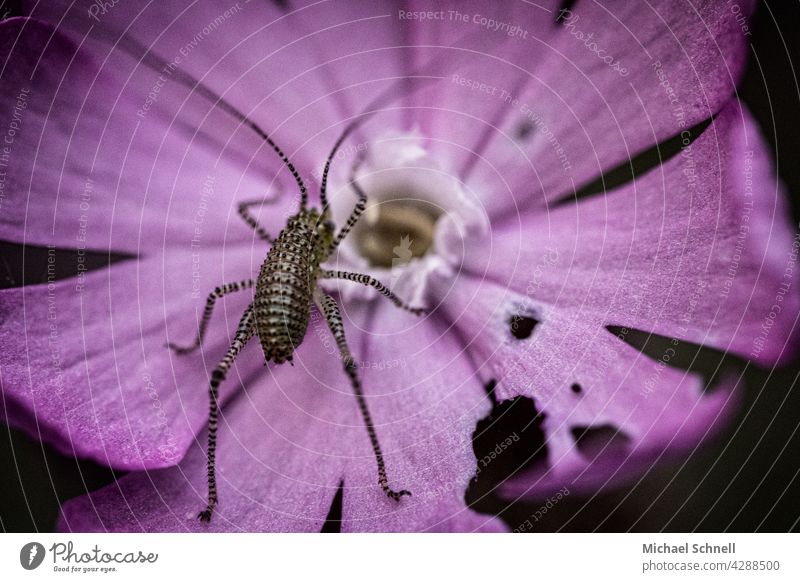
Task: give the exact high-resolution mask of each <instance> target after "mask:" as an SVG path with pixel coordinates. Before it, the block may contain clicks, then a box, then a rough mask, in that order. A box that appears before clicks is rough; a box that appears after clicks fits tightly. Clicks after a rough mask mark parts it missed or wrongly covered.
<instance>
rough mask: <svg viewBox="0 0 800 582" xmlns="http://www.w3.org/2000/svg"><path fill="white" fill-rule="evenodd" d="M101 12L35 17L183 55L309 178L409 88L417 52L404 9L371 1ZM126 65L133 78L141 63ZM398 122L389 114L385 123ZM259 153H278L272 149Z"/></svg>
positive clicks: (49, 10) (181, 5) (42, 10)
mask: <svg viewBox="0 0 800 582" xmlns="http://www.w3.org/2000/svg"><path fill="white" fill-rule="evenodd" d="M92 6H94V2H93V1H90V0H85V1H82V2H71V1H70V2H48V3H46V4H43V3H36V4H35V6H33V7H31V9H30V10H31V12H32V14H33V15H34V16H36V17H38V18H43V19H46V20H48V21H49V22H54V23H55V22H59V23H62V25H61V26H64V27H65V28H67V29H68V30H70V31H71V32H72V33H77V34H79V35H81V36H82V35H83V34H88V35H89V37H90V38H106V39H107V38H111V39H112V40H116V39H117V38H118V37H119V35H120V34H121V33H122V31H125V34H126V35H127V36H128V37H130V38H132V39H135V41H136V42H137V43H139V44H140V45H141V46H143V47H147V48H148V50H150V51H151V52H152V53H153V54H155V55H159V56H160V57H161V58H162V59H163V60H165V61H167V62H170V61H172V60H173V59H174V58H179V59H180V62H179V67H180V69H181V70H184V71H186V72H188V73H190V74H191V75H193V76H194V77H195V78H196V79H199V80H201V81H202V82H203V84H205V85H206V86H208V87H210V88H211V89H213V90H214V91H216V92H217V94H219V95H221V96H223V97H224V98H225V99H226V100H227V101H229V102H230V103H231V104H233V105H234V106H236V107H237V108H238V109H239V110H240V111H242V112H243V113H244V114H245V115H247V116H248V117H249V118H250V119H251V120H253V121H254V122H256V123H258V124H259V125H260V126H261V127H262V128H263V129H264V130H265V131H266V132H267V133H269V134H270V136H271V137H273V138H274V139H275V141H276V142H277V143H278V144H280V145H281V147H282V148H283V149H284V150H285V151H286V153H287V154H288V155H289V158H290V159H291V160H292V161H293V162H294V164H295V166H297V167H298V169H299V170H300V171H301V173H303V175H304V177H305V178H306V180H307V181H310V174H311V172H312V171H313V172H315V173H316V172H319V171H321V169H322V166H323V163H324V160H325V156H327V154H328V152H329V151H330V148H331V146H332V144H333V142H334V141H335V139H336V137H337V136H338V134H339V133H340V132H341V131H342V129H343V124H344V123H345V122H346V121H347V119H348V118H349V117H350V116H353V115H356V114H358V113H361V111H362V109H363V108H364V107H365V106H366V105H367V103H369V102H370V101H371V100H372V99H373V98H374V97H375V96H376V95H377V94H378V93H380V92H381V91H383V90H385V89H386V88H387V87H389V86H401V85H402V84H401V83H398V79H400V78H402V77H403V76H404V75H405V74H406V73H407V68H408V67H407V63H408V58H407V53H408V49H407V48H405V46H404V45H405V43H404V42H403V41H402V32H401V30H400V28H399V27H398V26H397V20H396V15H395V14H394V11H393V10H391V9H389V8H388V7H387V6H386V5H384V4H382V3H376V2H371V1H369V0H361V1H359V0H357V1H351V2H322V3H320V2H316V3H308V5H306V6H301V5H300V3H297V2H294V3H292V5H291V7H290V9H285V8H284V7H281V6H280V5H279V3H277V2H252V3H244V2H242V3H237V4H234V5H228V6H223V5H220V4H218V3H215V2H196V1H194V2H181V1H176V2H154V3H150V4H149V5H147V6H145V7H143V6H141V5H137V4H133V3H129V4H125V3H119V4H118V5H116V6H114V7H113V8H112V9H109V10H107V11H104V12H103V13H102V14H101V15H98V16H97V18H96V20H95V19H92V18H90V17H88V16H87V14H88V11H89V10H90V9H91V7H92ZM90 29H91V30H90ZM95 50H96V51H97V52H99V51H102V50H105V51H108V50H109V45H108V43H106V44H105V45H101V46H98V47H96V48H95ZM120 52H121V50H120V48H119V47H117V48H116V49H115V53H117V54H119V53H120ZM117 61H119V64H118V65H117V66H118V67H122V68H123V70H125V71H128V70H129V69H131V68H132V67H133V66H134V65H135V63H134V62H133V61H131V60H128V62H126V61H125V60H124V59H122V60H121V59H119V57H117ZM166 76H167V77H168V78H169V77H170V75H166ZM168 84H169V83H168ZM165 101H166V99H165V98H164V99H159V104H158V105H159V107H160V106H162V105H163V104H164V102H165ZM398 116H399V114H395V113H392V112H391V111H390V112H385V113H381V114H380V117H381V123H382V124H385V123H387V122H388V123H391V122H393V121H394V120H396V119H397V117H398ZM372 127H373V129H376V127H375V124H372ZM367 130H368V128H367ZM235 139H236V140H241V139H243V138H242V136H236V138H235ZM244 139H247V138H244ZM259 156H261V157H273V154H272V152H269V151H268V147H266V146H265V147H264V148H263V149H262V150H261V151H260V152H259ZM348 165H349V164H348ZM283 176H284V177H286V171H285V170H284V174H283ZM314 177H315V178H316V177H317V175H316V174H315V176H314ZM314 181H318V180H316V179H315V180H314Z"/></svg>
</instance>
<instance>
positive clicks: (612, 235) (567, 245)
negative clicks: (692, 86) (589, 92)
mask: <svg viewBox="0 0 800 582" xmlns="http://www.w3.org/2000/svg"><path fill="white" fill-rule="evenodd" d="M767 151H768V150H767V147H766V145H765V144H764V142H763V140H762V138H761V136H760V134H759V132H758V129H757V127H756V126H755V124H754V123H753V121H752V119H751V117H750V115H749V114H748V113H747V111H746V110H744V109H743V108H740V107H739V106H738V105H737V104H736V103H731V104H730V105H729V106H728V107H727V108H726V109H725V110H724V111H723V112H721V113H720V114H719V116H718V117H717V118H716V120H715V121H714V122H713V123H712V124H711V125H710V126H709V127H708V129H707V130H706V131H705V133H704V134H703V135H702V136H701V137H700V138H699V139H697V141H695V142H694V143H693V144H692V146H691V148H688V149H685V150H684V151H683V152H682V153H681V154H680V155H678V156H676V157H675V158H674V159H672V160H670V161H669V162H667V163H665V164H664V165H663V167H661V168H659V169H656V170H653V171H651V172H649V173H647V174H645V175H644V176H641V177H640V178H639V179H638V180H636V181H635V182H634V183H632V184H630V185H627V186H625V187H622V188H620V189H618V190H616V191H612V192H609V193H608V194H607V195H605V196H596V197H593V198H589V199H586V200H583V201H580V202H579V203H577V204H569V205H566V206H562V207H559V208H556V209H554V210H551V211H550V212H548V213H539V214H529V215H526V216H525V217H523V218H521V219H520V220H521V222H520V223H518V224H516V225H514V224H512V223H513V222H516V221H511V220H510V221H508V223H507V224H506V225H505V226H504V227H502V228H499V229H498V230H497V231H495V232H494V236H493V237H492V240H491V245H488V247H487V245H486V244H485V243H484V247H487V248H478V247H477V246H476V247H475V248H473V249H471V250H470V251H468V252H467V253H466V259H465V260H466V262H467V269H468V270H469V271H470V272H471V273H473V274H476V275H479V276H480V277H489V278H490V279H492V280H493V281H495V282H497V283H499V284H502V285H507V286H508V287H510V288H511V289H514V290H515V291H516V292H518V293H520V294H525V295H529V296H530V297H532V298H535V299H537V300H539V301H543V302H546V303H548V304H551V305H553V306H556V307H558V308H560V309H564V310H573V311H591V312H593V313H595V314H596V317H597V318H598V319H599V320H602V322H603V324H604V325H619V326H625V327H634V328H639V329H642V330H645V331H652V332H655V333H658V334H661V335H664V336H669V337H675V338H678V339H681V340H687V341H690V342H693V343H697V344H703V345H709V346H713V347H716V348H719V349H720V350H724V351H733V352H736V353H738V354H741V355H742V356H744V357H747V358H751V359H753V360H755V361H757V362H760V363H763V364H772V363H774V362H776V361H784V360H786V359H787V358H789V357H790V356H791V353H792V348H793V344H794V343H795V342H794V340H793V339H792V336H793V334H794V333H795V331H794V325H795V323H794V320H795V315H796V313H797V311H798V307H799V306H800V303H799V298H798V294H797V291H796V289H797V272H796V270H793V269H792V265H793V264H794V261H795V260H796V253H797V240H796V239H795V240H794V242H793V240H792V235H791V231H790V226H789V224H788V223H787V220H786V218H785V217H786V206H785V203H784V199H783V192H782V188H781V187H780V185H779V184H778V183H777V182H776V178H775V174H774V166H773V164H772V162H771V160H770V157H769V154H768V153H767Z"/></svg>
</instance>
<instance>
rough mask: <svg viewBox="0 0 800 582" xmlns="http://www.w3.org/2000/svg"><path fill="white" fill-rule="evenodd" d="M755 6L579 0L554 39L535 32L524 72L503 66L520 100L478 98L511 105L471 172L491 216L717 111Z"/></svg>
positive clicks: (733, 79) (552, 193)
mask: <svg viewBox="0 0 800 582" xmlns="http://www.w3.org/2000/svg"><path fill="white" fill-rule="evenodd" d="M754 4H755V2H740V3H738V5H737V8H741V12H740V13H738V14H735V13H734V12H733V11H732V10H731V5H730V3H729V2H725V1H723V0H713V1H711V2H705V3H703V5H702V6H694V5H690V4H689V3H688V2H687V3H681V5H680V6H676V4H675V2H670V1H668V0H661V1H658V2H651V3H648V5H647V6H641V5H639V4H638V3H635V2H634V3H622V2H616V3H611V4H608V5H604V4H602V3H597V2H579V3H577V4H576V5H575V7H574V8H573V10H572V16H571V18H568V19H567V20H562V22H561V23H560V24H559V25H558V26H557V27H556V28H557V29H558V32H557V34H556V36H550V37H543V38H532V39H531V40H530V41H529V43H528V46H529V51H530V52H529V55H530V57H529V60H528V62H527V65H526V66H525V67H524V69H525V70H524V71H519V70H513V69H512V68H510V67H505V68H503V72H504V73H505V75H506V76H507V81H506V82H505V87H506V88H507V91H509V92H512V93H515V95H514V98H516V99H518V102H510V103H500V102H498V100H497V98H496V97H491V96H485V95H484V96H483V101H485V102H486V106H487V107H496V108H499V107H509V108H510V109H511V110H512V114H511V115H508V116H507V117H505V118H504V120H503V122H502V123H501V124H499V126H498V128H497V130H496V131H495V132H494V136H495V137H494V138H493V139H492V140H491V142H490V145H489V147H488V148H487V149H486V151H485V152H484V153H483V155H484V160H482V161H481V162H480V163H478V164H477V165H476V168H475V169H476V171H475V172H474V174H473V175H472V176H471V177H470V180H469V185H470V186H471V188H472V189H473V190H474V191H476V192H477V193H479V195H482V200H483V201H484V203H485V204H486V206H487V211H488V212H489V214H490V215H497V214H500V213H509V212H513V211H514V209H515V208H517V207H519V206H522V207H525V205H526V204H527V205H530V204H534V205H537V206H541V205H543V203H544V202H545V201H551V202H552V201H553V200H556V199H558V198H561V197H563V196H566V195H569V194H571V193H572V192H573V189H574V188H578V187H580V186H582V185H583V184H586V183H588V182H590V181H591V180H593V179H594V178H596V177H597V176H599V175H601V174H602V173H603V172H605V171H608V170H610V169H612V168H614V167H616V166H617V165H619V164H621V163H624V162H626V161H627V160H628V159H629V158H631V157H633V156H634V155H636V154H638V153H639V152H641V151H643V150H645V149H647V148H648V147H650V146H652V145H653V144H656V143H660V142H662V141H664V140H666V139H667V138H669V137H672V136H675V135H678V134H680V133H681V132H682V131H685V130H687V129H689V128H691V127H692V126H693V125H695V124H697V123H699V122H700V121H703V120H706V119H709V118H710V117H711V116H712V115H714V114H715V113H717V112H718V111H719V110H720V109H721V108H722V106H723V105H724V103H725V102H726V101H727V100H728V99H729V98H730V97H731V95H733V94H734V90H735V86H736V84H737V82H738V80H739V79H740V78H741V76H742V73H743V70H744V64H745V60H746V57H747V51H748V50H749V48H748V47H749V42H748V37H747V36H746V34H745V32H744V31H743V29H742V28H741V25H742V23H741V22H740V20H742V19H744V17H746V16H748V15H749V14H750V13H751V12H752V9H753V5H754ZM601 57H602V58H601ZM603 59H605V61H604V60H603ZM606 61H610V63H607V62H606ZM623 69H624V71H623ZM623 73H624V74H623ZM525 76H529V77H530V80H529V81H528V82H527V83H526V85H525V87H524V89H522V90H519V91H517V90H515V89H514V85H515V84H516V83H517V81H518V80H519V79H520V78H522V77H525ZM464 93H465V99H475V98H476V97H475V94H474V92H472V93H471V94H467V93H468V92H467V91H464ZM523 127H526V128H527V132H526V133H525V137H521V128H523Z"/></svg>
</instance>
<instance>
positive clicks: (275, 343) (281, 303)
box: [125, 39, 425, 522]
mask: <svg viewBox="0 0 800 582" xmlns="http://www.w3.org/2000/svg"><path fill="white" fill-rule="evenodd" d="M126 40H127V42H126V45H125V46H127V50H129V51H131V52H134V53H139V55H140V58H141V59H142V62H144V63H145V64H146V65H148V66H150V67H151V68H159V69H161V70H166V68H169V71H170V75H172V76H173V77H174V78H175V79H176V80H177V81H178V82H180V83H181V84H183V85H185V86H187V87H188V88H189V89H191V90H192V91H194V92H195V93H197V94H199V95H202V96H203V97H205V98H206V99H208V100H210V101H211V102H212V103H213V104H214V106H216V107H219V108H220V109H222V110H224V111H226V112H227V113H229V114H230V115H232V116H233V117H234V118H235V119H237V120H238V121H239V122H240V123H241V124H243V125H245V126H246V127H248V128H250V129H251V130H252V131H254V132H255V133H256V134H257V135H258V136H259V137H260V138H261V139H262V140H263V141H264V142H266V143H267V144H268V145H269V146H270V147H271V149H272V150H273V152H274V153H275V154H276V155H277V156H278V157H279V158H280V160H281V161H282V163H283V164H284V166H286V168H288V170H289V171H290V172H291V174H292V176H293V177H294V180H295V182H296V183H297V187H298V188H299V190H300V208H299V209H298V212H297V213H296V214H295V215H294V216H291V217H290V218H289V219H288V221H287V223H286V226H285V227H284V228H283V230H282V231H281V232H280V233H279V234H278V235H277V236H276V237H275V238H274V239H273V238H272V237H271V236H270V234H269V233H268V232H267V231H266V230H265V229H264V228H263V227H262V226H261V225H260V224H259V223H258V221H257V219H256V218H255V217H254V216H253V214H252V213H251V209H252V208H253V207H256V206H262V205H264V204H268V203H269V202H271V200H250V201H245V202H241V203H240V204H239V208H238V210H239V215H240V216H241V217H242V219H243V220H244V222H245V223H246V224H247V225H248V226H250V227H251V228H253V229H254V230H255V232H256V234H257V235H258V236H259V238H260V239H261V240H263V241H265V242H268V243H271V245H272V246H271V248H270V250H269V252H268V253H267V256H266V258H265V259H264V262H263V264H262V265H261V269H260V272H259V274H258V277H257V278H256V279H245V280H242V281H239V282H233V283H226V284H223V285H220V286H219V287H217V288H216V289H214V290H213V291H212V292H211V293H210V294H209V296H208V299H207V301H206V305H205V310H204V312H203V316H202V319H201V321H200V324H199V327H198V332H197V336H196V337H195V340H194V342H193V343H191V344H190V345H188V346H180V345H176V344H174V343H169V344H167V345H168V347H169V348H171V349H172V350H174V351H175V353H177V354H179V355H186V354H189V353H191V352H193V351H194V350H196V349H198V348H199V347H200V346H201V344H202V343H203V340H204V338H205V335H206V331H207V329H208V324H209V321H210V320H211V316H212V312H213V310H214V305H215V303H216V301H217V299H220V298H222V297H224V296H225V295H228V294H230V293H237V292H242V291H247V290H252V289H255V291H254V293H253V301H252V302H251V303H250V305H249V306H248V307H247V309H245V312H244V314H243V315H242V317H241V320H240V321H239V325H238V327H237V330H236V333H235V335H234V337H233V340H232V341H231V344H230V347H229V348H228V351H227V353H226V354H225V355H224V357H223V358H222V359H221V360H220V362H219V364H218V365H217V366H216V368H215V369H214V371H213V372H212V373H211V378H210V381H209V402H210V404H209V415H208V444H207V474H208V475H207V476H208V501H207V505H206V507H205V509H203V510H202V511H200V513H199V514H198V518H199V519H200V520H201V521H204V522H208V521H210V520H211V516H212V514H213V512H214V508H215V507H216V505H217V503H218V491H217V479H216V448H217V429H218V424H219V400H218V399H219V386H220V384H221V383H222V382H223V381H224V380H225V377H226V375H227V373H228V371H229V370H230V368H231V366H232V365H233V363H234V361H235V360H236V357H237V356H238V355H239V353H240V352H241V350H242V348H243V347H244V346H245V345H246V344H247V343H248V342H249V341H250V340H251V339H253V337H255V336H258V339H259V342H260V343H261V348H262V350H263V353H264V358H265V361H266V362H269V361H272V362H274V363H276V364H282V363H284V362H291V361H292V356H293V354H294V351H295V350H296V349H297V347H298V346H299V345H300V344H301V342H302V341H303V338H304V336H305V333H306V329H307V327H308V320H309V316H310V310H311V306H312V304H315V305H316V307H317V309H319V311H320V312H321V313H322V314H323V315H324V317H325V319H326V320H327V323H328V327H329V328H330V331H331V333H332V334H333V337H334V339H335V341H336V345H337V347H338V349H339V355H340V357H341V359H342V363H343V367H344V371H345V373H346V374H347V376H348V378H349V380H350V384H351V385H352V389H353V392H354V394H355V397H356V400H357V403H358V408H359V411H360V413H361V416H362V418H363V421H364V424H365V426H366V429H367V434H368V436H369V439H370V442H371V444H372V450H373V453H374V455H375V460H376V463H377V468H378V484H379V485H380V487H381V489H382V490H383V491H384V493H386V495H387V496H388V497H390V498H392V499H394V500H400V498H401V497H403V496H405V495H411V493H410V492H409V491H407V490H405V489H401V490H399V491H397V490H394V489H392V488H391V487H390V486H389V480H388V477H387V474H386V466H385V463H384V459H383V453H382V451H381V447H380V443H379V441H378V436H377V433H376V431H375V426H374V423H373V421H372V417H371V415H370V412H369V409H368V407H367V403H366V400H365V398H364V394H363V389H362V386H361V382H360V380H359V376H358V373H357V366H356V363H355V360H354V359H353V356H352V354H351V352H350V348H349V347H348V345H347V339H346V338H345V332H344V326H343V323H342V317H341V314H340V312H339V307H338V305H337V303H336V300H335V299H334V298H333V297H331V296H330V295H328V294H327V293H325V292H324V291H323V290H322V289H321V288H320V286H319V284H318V283H319V281H320V279H343V280H346V281H351V282H354V283H358V284H362V285H367V286H371V287H373V288H374V289H375V290H376V291H378V292H379V293H381V294H382V295H384V296H385V297H387V298H388V299H390V300H391V301H392V302H393V303H394V304H395V305H397V306H398V307H400V308H402V309H405V310H407V311H409V312H411V313H414V314H416V315H423V314H424V313H425V311H424V310H423V309H420V308H413V307H410V306H409V305H407V304H406V303H404V302H403V301H402V300H401V299H400V298H399V297H397V296H396V295H395V294H394V293H393V292H392V291H390V290H389V289H388V288H387V287H386V286H385V285H383V284H382V283H381V282H380V281H378V280H377V279H375V278H373V277H371V276H370V275H366V274H361V273H352V272H348V271H337V270H328V269H325V268H323V267H322V263H324V262H325V261H326V260H327V259H328V258H329V257H330V256H331V255H332V254H334V253H335V252H336V249H337V247H338V246H339V244H340V243H341V242H342V240H344V238H345V237H346V236H347V234H348V233H349V232H350V231H351V229H352V228H353V227H354V226H355V225H356V223H357V222H358V219H359V217H360V216H361V214H362V213H363V212H364V210H365V209H366V205H367V195H366V193H365V192H364V191H363V190H362V189H361V188H360V187H359V185H358V183H357V182H356V179H355V175H356V171H357V168H358V165H359V164H360V161H361V160H359V161H357V162H356V164H355V165H354V166H353V168H352V171H351V175H350V183H351V185H352V186H353V189H354V191H355V192H356V194H357V197H358V198H357V201H356V203H355V205H354V207H353V210H352V212H351V214H350V216H349V217H348V219H347V221H346V222H345V224H344V225H343V226H342V227H341V228H339V229H338V231H337V228H336V225H335V223H334V222H333V219H332V216H331V211H330V207H329V205H328V200H327V193H326V189H327V180H328V173H329V170H330V167H331V162H332V161H333V159H334V156H335V155H336V153H337V152H338V150H339V148H340V147H341V145H342V143H343V142H344V140H345V139H346V138H347V137H348V136H349V135H350V134H351V133H352V132H353V131H354V130H355V129H356V128H357V127H358V126H359V125H360V124H361V123H363V122H364V121H365V120H366V119H367V118H368V117H370V116H371V115H372V114H373V113H374V112H375V111H377V109H376V108H375V107H376V106H377V105H378V104H379V103H380V102H381V101H384V100H386V99H387V98H388V99H392V98H394V97H393V94H396V90H395V89H394V88H392V91H388V92H386V93H384V94H383V95H382V96H380V97H379V98H378V99H377V100H376V101H375V102H373V104H372V106H371V107H369V108H368V109H371V111H368V112H367V113H365V114H362V116H359V117H358V118H356V119H355V120H354V121H351V122H350V123H349V124H348V125H347V126H346V127H345V129H344V130H343V131H342V133H341V134H340V136H339V137H338V139H337V140H336V142H335V144H334V146H333V149H332V150H331V153H330V155H329V156H328V158H327V160H326V162H325V166H324V170H323V174H322V179H321V185H320V207H319V208H314V207H311V206H310V205H309V202H308V192H307V189H306V186H305V184H304V182H303V180H302V178H301V176H300V174H299V173H298V171H297V170H296V169H295V167H294V165H293V164H292V163H291V161H289V158H288V157H287V155H286V154H285V153H284V152H283V150H282V149H281V148H280V147H279V146H278V145H277V144H276V143H275V142H274V141H273V140H272V138H271V137H270V136H269V135H268V134H267V133H266V132H265V131H263V130H262V129H261V128H260V127H259V126H258V125H257V124H256V123H254V122H253V121H251V120H250V119H248V118H247V117H246V116H245V115H244V114H243V113H241V112H240V111H238V110H237V109H236V108H235V107H234V106H233V105H231V104H230V103H228V102H227V101H225V100H224V99H223V98H222V97H220V96H219V95H217V94H216V93H214V91H212V90H211V89H209V88H208V87H206V86H204V85H202V84H201V83H200V82H198V81H197V80H195V79H194V78H193V77H191V76H190V75H189V74H188V73H186V72H184V71H181V70H180V69H176V68H175V67H174V66H172V65H167V64H166V63H164V62H163V61H162V60H161V59H160V58H159V57H157V56H156V55H154V54H153V53H151V52H149V51H148V49H146V48H144V47H142V46H139V45H137V44H136V43H135V41H132V40H130V39H126Z"/></svg>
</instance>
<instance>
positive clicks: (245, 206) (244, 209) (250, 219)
mask: <svg viewBox="0 0 800 582" xmlns="http://www.w3.org/2000/svg"><path fill="white" fill-rule="evenodd" d="M274 202H276V199H275V198H270V199H267V200H264V199H258V200H246V201H244V202H240V203H239V216H241V217H242V220H244V221H245V222H246V223H247V225H248V226H249V227H250V228H252V229H253V230H254V231H256V234H257V235H258V238H260V239H261V240H265V241H267V242H269V243H271V242H272V237H271V236H270V234H269V233H268V232H267V230H266V229H265V228H264V227H263V226H261V225H260V224H259V223H258V220H256V218H255V216H253V215H252V214H250V208H251V207H252V206H263V205H264V204H272V203H274Z"/></svg>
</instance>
